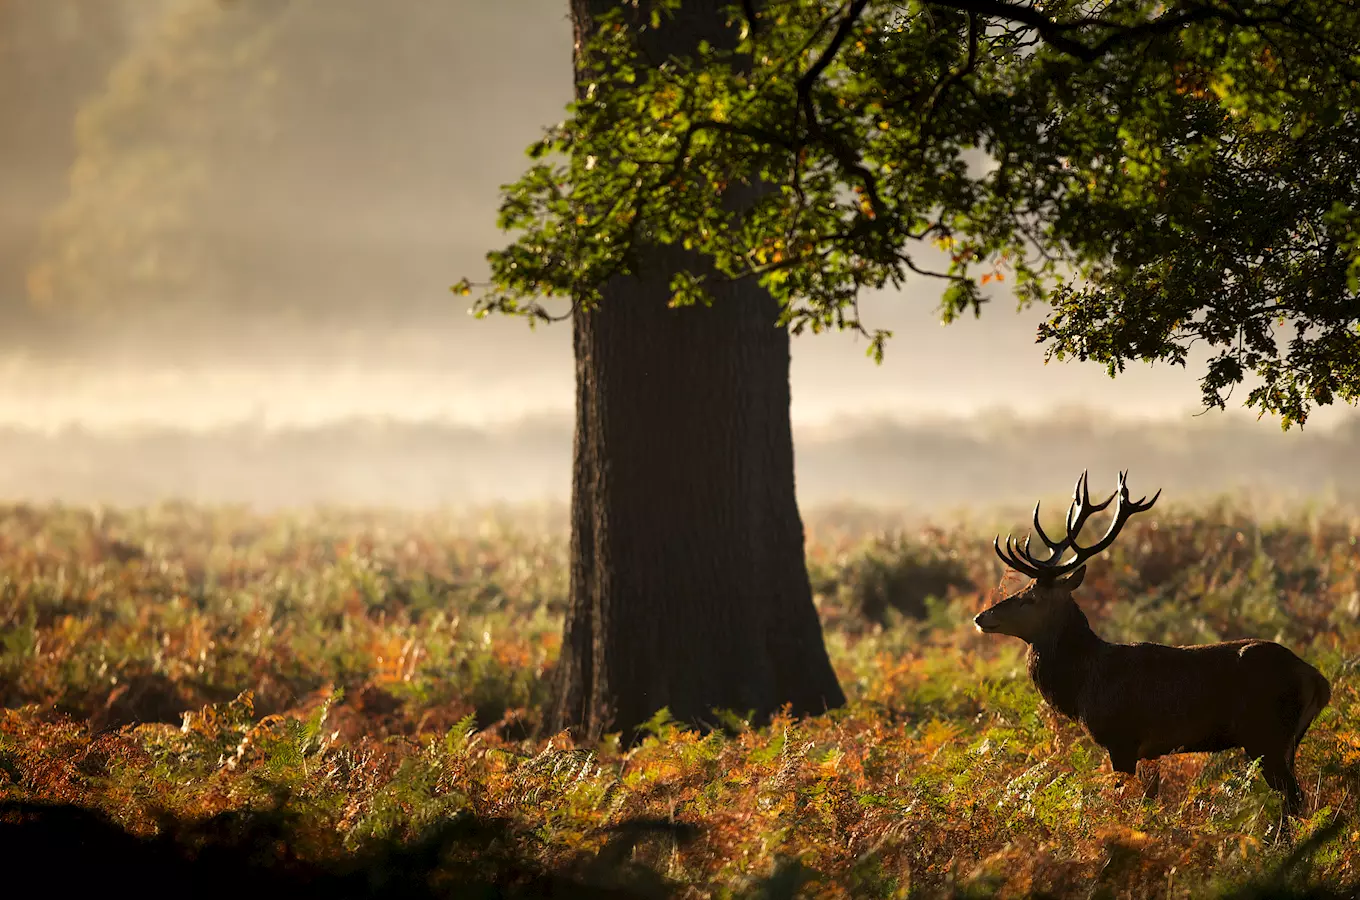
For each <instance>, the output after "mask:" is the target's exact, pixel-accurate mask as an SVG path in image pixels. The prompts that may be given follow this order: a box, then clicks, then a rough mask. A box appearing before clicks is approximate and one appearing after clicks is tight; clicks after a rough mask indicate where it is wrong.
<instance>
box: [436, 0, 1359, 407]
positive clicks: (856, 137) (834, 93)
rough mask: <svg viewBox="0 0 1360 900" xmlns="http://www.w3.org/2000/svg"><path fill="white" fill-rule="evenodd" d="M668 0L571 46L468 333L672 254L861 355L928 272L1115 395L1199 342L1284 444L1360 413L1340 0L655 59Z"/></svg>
mask: <svg viewBox="0 0 1360 900" xmlns="http://www.w3.org/2000/svg"><path fill="white" fill-rule="evenodd" d="M679 2H680V0H658V2H655V3H650V4H649V3H645V2H642V3H639V2H636V0H635V2H634V3H632V4H625V5H621V8H620V9H619V10H618V11H617V12H616V13H615V14H613V15H610V16H606V17H605V18H604V20H603V26H602V27H601V28H600V30H599V32H598V33H597V34H596V36H595V37H594V38H593V39H592V40H591V41H590V42H589V43H588V45H586V46H584V47H582V48H580V53H581V55H582V56H581V58H582V60H583V63H582V64H584V65H585V66H587V67H588V70H589V72H590V73H591V79H592V82H591V84H590V85H589V87H588V89H587V90H586V91H585V92H584V96H583V97H582V98H581V99H580V100H578V102H576V103H575V104H573V105H572V106H571V107H570V108H569V111H568V118H567V119H566V121H564V122H563V123H561V124H559V125H557V126H555V127H553V128H550V129H549V130H548V131H547V133H546V135H545V136H544V138H543V139H542V140H541V141H540V142H538V143H536V144H535V145H534V146H533V147H531V148H530V155H531V157H533V159H534V162H533V164H532V165H531V167H530V168H529V169H528V170H527V172H526V173H525V174H524V176H523V177H522V178H521V179H520V180H519V181H518V182H517V183H515V184H513V185H510V186H508V187H507V188H506V192H505V197H504V201H503V205H502V208H501V215H500V224H501V226H502V227H503V228H505V229H507V230H509V231H511V232H514V233H515V237H514V238H513V242H512V243H510V244H509V245H508V246H506V247H505V248H503V249H501V250H497V251H495V252H493V253H491V254H490V255H489V259H490V262H491V269H492V278H491V283H490V287H489V290H488V291H487V292H486V293H485V294H484V295H483V296H481V297H480V298H479V299H478V301H477V307H476V308H477V310H478V312H479V313H481V314H485V313H488V312H493V311H498V312H507V313H515V314H522V315H527V316H530V317H531V318H532V319H550V318H552V315H551V314H550V312H549V311H548V309H547V308H546V307H545V306H544V305H543V302H542V301H543V299H544V298H545V297H565V298H571V300H572V301H573V303H575V304H584V305H591V304H594V303H596V302H598V300H599V298H600V291H601V287H602V285H603V284H604V283H605V282H606V281H607V280H608V279H609V278H610V277H612V276H614V275H619V274H630V273H634V272H635V271H636V269H635V267H636V266H637V261H638V260H639V258H640V254H639V251H640V250H641V248H643V247H644V246H646V245H649V244H682V245H683V246H684V247H686V248H688V249H691V250H693V251H694V252H695V253H696V254H697V255H699V256H700V257H702V258H706V259H707V260H710V261H711V265H707V266H704V267H700V268H696V271H694V272H691V273H684V274H681V275H679V276H677V277H676V278H675V279H674V280H673V281H672V283H671V288H672V290H673V299H672V303H673V304H676V305H685V304H693V303H705V302H709V296H708V293H707V288H708V286H710V285H711V284H712V282H713V280H714V279H747V278H753V279H758V280H759V281H760V283H761V284H762V285H764V286H765V287H766V288H767V289H768V290H770V291H771V292H772V293H773V294H774V295H775V296H776V297H777V298H778V300H779V301H780V303H781V304H782V307H783V310H784V314H783V321H782V324H783V325H786V326H788V327H791V328H792V330H793V331H794V332H795V333H798V332H800V331H802V330H804V329H808V328H810V329H812V330H814V331H820V330H822V329H827V328H855V329H859V330H861V331H864V332H865V333H866V334H868V335H869V336H870V337H871V338H872V341H871V344H870V353H871V354H872V355H874V356H875V357H877V358H881V356H882V353H883V349H884V342H885V340H886V339H887V338H888V337H889V336H890V335H889V334H888V333H887V332H884V331H869V330H867V329H865V328H864V326H863V325H862V324H861V323H860V320H859V317H858V312H857V305H856V303H857V298H858V297H859V296H860V294H861V292H862V291H864V290H866V289H877V288H883V287H888V286H892V287H897V286H901V285H902V284H903V283H904V282H906V281H907V280H908V279H912V278H922V277H924V278H935V279H939V281H940V285H941V296H942V303H941V311H942V316H943V318H944V319H945V321H950V320H952V319H954V318H956V317H958V316H959V315H961V314H964V313H966V312H968V311H970V310H971V311H973V312H974V313H975V314H977V313H978V312H980V309H981V307H982V305H983V304H984V301H985V297H984V294H983V292H982V291H981V285H984V284H986V283H988V282H990V281H992V280H1001V281H1006V282H1007V283H1008V284H1010V285H1011V286H1012V289H1013V291H1014V295H1015V297H1016V298H1017V299H1018V301H1019V303H1020V304H1021V305H1022V306H1023V305H1028V304H1031V303H1035V302H1043V303H1047V304H1049V306H1050V311H1049V314H1048V316H1047V318H1046V321H1045V322H1044V323H1043V324H1042V325H1041V327H1040V329H1039V334H1038V339H1039V341H1041V342H1042V343H1044V344H1045V345H1046V349H1047V352H1048V354H1049V355H1050V356H1053V357H1057V358H1067V357H1075V358H1078V359H1081V360H1094V361H1096V362H1098V363H1101V364H1103V365H1105V366H1106V367H1107V368H1108V369H1109V371H1110V373H1111V374H1112V375H1113V374H1115V373H1117V372H1119V371H1121V370H1122V369H1123V368H1124V367H1125V365H1126V363H1128V362H1129V361H1133V360H1143V361H1164V362H1170V363H1173V364H1180V365H1185V364H1186V362H1187V359H1188V353H1189V351H1190V348H1191V347H1192V346H1193V345H1195V344H1196V343H1200V344H1203V345H1204V346H1206V347H1208V348H1209V349H1210V350H1211V351H1212V353H1211V356H1210V359H1209V363H1208V367H1207V370H1206V371H1204V373H1203V375H1202V378H1201V386H1202V390H1203V397H1204V402H1205V403H1206V405H1209V406H1217V407H1223V406H1224V405H1225V404H1226V402H1227V400H1228V398H1229V396H1230V394H1231V392H1232V390H1233V388H1234V387H1235V386H1237V385H1238V384H1241V383H1242V382H1243V381H1244V379H1245V378H1246V377H1247V376H1248V375H1249V374H1250V373H1255V375H1256V376H1258V379H1259V385H1258V386H1256V387H1254V388H1253V389H1252V390H1251V391H1250V394H1249V396H1248V398H1247V403H1248V405H1250V406H1253V407H1256V408H1258V409H1259V410H1260V411H1261V412H1262V413H1267V412H1268V413H1273V414H1277V415H1279V416H1280V417H1281V418H1282V420H1283V424H1284V426H1285V427H1286V428H1287V427H1289V425H1290V424H1293V423H1302V422H1303V421H1305V419H1306V418H1307V416H1308V413H1309V411H1310V409H1312V408H1313V407H1314V406H1316V405H1322V404H1328V403H1331V402H1333V401H1334V400H1336V399H1341V400H1344V401H1349V402H1355V401H1356V400H1358V399H1360V177H1357V173H1360V4H1357V3H1356V2H1355V0H1163V2H1152V0H1104V2H1100V3H1093V2H1089V0H1046V2H1039V0H926V2H921V0H911V2H908V3H902V2H892V0H845V2H834V0H766V2H745V3H742V4H739V5H735V6H733V7H732V8H731V11H730V23H729V30H730V38H731V39H730V40H728V41H724V42H721V45H718V44H711V43H703V44H701V45H700V48H699V52H698V53H697V54H696V55H695V56H694V57H693V58H684V59H681V58H675V57H673V56H672V57H666V58H659V56H658V55H657V54H655V53H654V52H652V53H649V50H650V49H651V48H652V47H653V46H654V45H656V42H649V41H648V40H646V37H647V34H648V32H649V31H654V30H656V29H665V28H667V27H670V25H671V13H672V12H673V11H674V10H675V9H676V8H677V7H678V4H679ZM757 184H759V185H762V186H764V187H765V188H767V189H765V190H750V189H744V187H745V186H751V185H757ZM932 245H933V247H934V248H935V250H932V249H931V246H932ZM937 251H942V252H937ZM937 257H938V258H940V259H942V260H943V262H942V263H940V264H938V265H936V264H935V263H932V262H929V261H928V259H927V258H930V259H935V258H937ZM458 288H459V289H461V290H467V289H468V288H469V285H468V284H467V282H463V283H461V284H460V285H459V286H458Z"/></svg>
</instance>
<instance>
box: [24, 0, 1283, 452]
mask: <svg viewBox="0 0 1360 900" xmlns="http://www.w3.org/2000/svg"><path fill="white" fill-rule="evenodd" d="M570 80H571V72H570V29H569V23H568V21H567V18H566V4H565V3H564V2H561V0H499V2H496V3H488V2H461V3H431V2H429V0H389V2H384V3H374V2H372V0H288V2H283V0H231V2H222V0H0V121H4V122H7V123H16V124H17V126H18V127H12V128H5V129H0V200H2V201H3V202H0V316H3V319H2V320H0V325H3V327H4V329H5V332H6V333H5V336H4V338H3V341H2V342H0V348H2V349H0V424H29V425H34V426H39V427H50V426H55V425H59V424H61V423H66V422H71V421H79V422H82V423H84V424H87V425H91V426H95V427H102V426H117V425H120V424H123V423H127V422H155V423H159V424H172V423H182V424H184V425H187V426H189V427H211V426H213V425H217V424H221V423H222V422H224V421H234V420H239V419H243V418H263V419H265V420H266V421H270V422H319V421H326V420H329V419H334V418H340V417H345V416H348V415H354V414H361V415H370V414H371V415H387V416H394V417H398V418H411V419H426V418H445V419H451V420H456V421H464V422H470V423H475V422H484V421H504V420H509V419H514V418H517V417H520V416H522V415H524V414H526V413H534V412H542V411H549V412H552V411H561V410H565V409H569V407H570V404H571V398H572V388H571V375H572V368H571V363H570V344H569V337H570V335H569V329H568V328H567V327H566V326H559V327H555V328H547V329H542V328H540V329H539V330H538V331H535V332H531V331H529V329H528V328H527V326H525V325H524V324H523V323H521V322H517V321H474V320H472V319H471V318H469V317H468V316H467V315H466V314H465V311H466V301H465V300H464V299H463V298H457V297H454V296H452V295H451V294H449V293H448V291H447V286H448V285H449V284H451V283H453V282H454V281H455V280H457V279H458V278H459V277H460V276H462V275H465V274H466V275H471V276H474V277H475V276H477V275H478V274H479V273H481V272H482V271H484V268H483V263H482V257H483V254H484V253H485V251H486V250H487V249H488V248H490V247H492V246H494V245H496V244H497V242H498V241H500V240H502V238H501V236H500V235H499V234H498V233H497V231H496V230H495V228H494V218H495V207H496V203H497V188H498V186H499V185H500V184H502V183H504V182H507V181H510V180H512V179H513V178H514V177H515V176H516V174H517V173H518V172H519V171H520V169H521V168H522V166H523V165H524V162H525V158H524V156H523V153H522V150H523V148H524V146H526V145H527V144H528V143H529V142H530V141H532V140H533V139H534V138H535V137H536V136H537V134H538V132H539V129H540V128H541V127H542V126H543V125H545V124H547V123H550V122H553V121H555V120H557V119H558V118H560V116H561V114H562V106H563V104H564V103H565V102H566V100H567V99H568V97H569V95H570ZM937 287H938V286H937V285H936V284H934V283H925V284H921V285H916V286H913V287H911V288H909V289H908V290H907V291H906V292H905V293H903V294H901V295H884V296H876V297H872V298H868V299H867V300H866V302H865V303H864V305H863V309H864V318H865V321H866V323H867V324H869V325H871V326H881V327H888V328H892V329H894V330H895V331H896V332H897V337H896V338H895V339H894V341H893V342H892V343H891V344H890V346H889V349H888V358H887V361H886V362H885V364H884V365H883V366H881V367H877V366H874V365H873V364H872V363H871V362H870V361H868V360H867V359H866V358H865V357H864V355H863V344H862V342H860V341H857V340H856V339H855V338H853V337H851V336H845V335H833V336H825V335H823V336H816V337H804V338H799V339H797V340H796V342H795V350H794V374H793V378H794V415H795V419H796V421H799V422H801V423H804V424H808V423H817V422H825V421H827V420H829V419H832V418H834V417H835V416H837V415H851V416H854V415H860V414H875V415H878V414H889V415H897V416H903V417H910V416H912V415H913V414H919V413H920V412H922V411H929V412H932V413H950V414H957V415H960V416H965V415H970V414H973V413H976V412H978V411H980V410H986V409H991V408H996V407H1008V408H1010V409H1013V410H1017V411H1019V412H1022V413H1031V412H1042V411H1044V410H1048V409H1052V408H1054V407H1058V406H1071V405H1085V406H1089V407H1092V408H1095V409H1099V410H1105V411H1109V412H1112V413H1123V414H1128V415H1135V416H1145V415H1152V416H1159V417H1161V416H1172V417H1185V416H1188V414H1189V413H1191V412H1193V411H1194V410H1195V409H1196V408H1197V403H1198V387H1197V384H1196V377H1195V376H1196V374H1197V373H1196V372H1195V371H1194V370H1193V369H1192V370H1191V371H1189V372H1186V371H1182V370H1173V369H1166V368H1162V369H1155V370H1149V369H1146V368H1138V369H1134V370H1130V371H1129V372H1127V373H1126V374H1125V375H1123V376H1121V378H1120V379H1119V380H1118V381H1114V382H1112V381H1110V380H1109V379H1108V378H1107V377H1106V376H1105V374H1104V373H1103V372H1102V371H1101V370H1099V369H1098V368H1095V367H1092V366H1078V365H1075V364H1068V365H1059V364H1053V365H1049V366H1045V365H1044V362H1043V353H1042V350H1041V349H1040V348H1039V347H1037V346H1036V345H1035V344H1034V340H1033V336H1034V329H1035V325H1036V323H1037V321H1038V316H1037V314H1035V313H1034V312H1030V313H1027V314H1023V315H1017V314H1015V313H1014V312H1013V304H1012V303H1011V301H1010V300H1009V299H1008V298H1006V297H1005V296H1004V295H1002V296H1001V298H1000V299H999V301H998V302H997V303H996V304H994V305H993V306H992V307H991V308H989V309H988V310H987V312H986V314H985V315H984V317H983V319H982V320H981V321H978V322H974V321H971V320H970V321H965V322H962V323H959V324H956V325H954V326H951V327H949V328H947V329H946V328H942V327H941V326H940V325H939V324H938V323H937V320H936V317H935V307H936V303H937ZM35 302H40V303H41V304H43V305H44V308H45V309H46V310H49V311H48V312H44V313H42V314H35V313H33V312H32V308H33V305H34V303H35ZM52 310H55V312H52ZM1262 427H1265V428H1274V427H1276V426H1275V425H1273V424H1271V423H1265V424H1263V426H1262Z"/></svg>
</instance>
